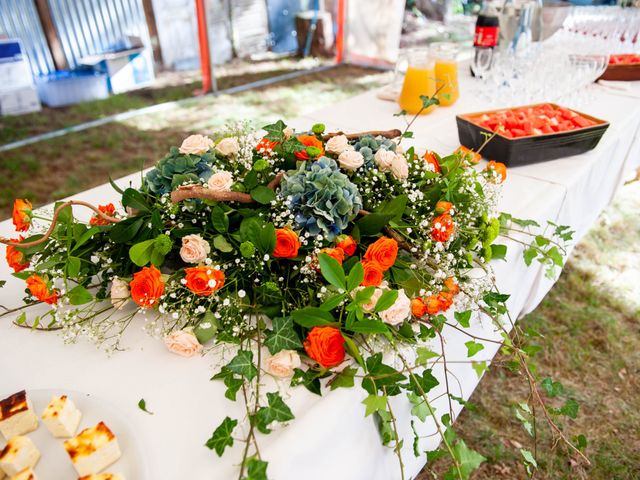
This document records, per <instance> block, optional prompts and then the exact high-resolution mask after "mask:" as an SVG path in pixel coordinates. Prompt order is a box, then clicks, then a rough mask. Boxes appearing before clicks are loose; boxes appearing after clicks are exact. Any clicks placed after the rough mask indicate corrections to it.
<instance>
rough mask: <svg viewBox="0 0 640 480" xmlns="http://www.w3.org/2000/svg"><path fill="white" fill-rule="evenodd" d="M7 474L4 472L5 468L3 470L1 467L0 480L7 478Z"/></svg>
mask: <svg viewBox="0 0 640 480" xmlns="http://www.w3.org/2000/svg"><path fill="white" fill-rule="evenodd" d="M5 476H6V475H5V474H4V470H2V468H0V480H3V479H4V478H5Z"/></svg>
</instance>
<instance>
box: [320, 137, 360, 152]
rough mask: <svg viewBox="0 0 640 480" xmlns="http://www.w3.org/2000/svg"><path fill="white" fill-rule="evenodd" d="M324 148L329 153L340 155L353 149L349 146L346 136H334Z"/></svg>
mask: <svg viewBox="0 0 640 480" xmlns="http://www.w3.org/2000/svg"><path fill="white" fill-rule="evenodd" d="M325 148H326V150H327V152H329V153H335V154H336V155H340V154H341V153H342V152H344V151H345V150H350V149H351V148H353V147H352V146H351V145H349V139H348V138H347V136H346V135H336V136H335V137H331V138H330V139H329V140H328V141H327V143H326V144H325Z"/></svg>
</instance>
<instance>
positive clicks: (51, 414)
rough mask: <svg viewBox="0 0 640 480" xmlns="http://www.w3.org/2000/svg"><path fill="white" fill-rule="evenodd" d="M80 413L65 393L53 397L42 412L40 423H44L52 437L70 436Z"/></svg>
mask: <svg viewBox="0 0 640 480" xmlns="http://www.w3.org/2000/svg"><path fill="white" fill-rule="evenodd" d="M81 416H82V414H81V413H80V410H78V409H77V408H76V406H75V404H74V403H73V401H72V400H71V399H70V398H67V396H66V395H62V396H60V397H53V398H52V399H51V402H49V405H47V408H45V410H44V412H43V413H42V423H44V424H45V425H46V427H47V428H48V429H49V431H50V432H51V434H52V435H53V436H54V437H67V438H68V437H72V436H73V435H74V434H75V433H76V430H77V429H78V425H79V424H80V417H81Z"/></svg>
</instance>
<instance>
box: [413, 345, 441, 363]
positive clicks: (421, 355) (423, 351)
mask: <svg viewBox="0 0 640 480" xmlns="http://www.w3.org/2000/svg"><path fill="white" fill-rule="evenodd" d="M416 354H417V357H416V365H426V364H427V362H428V361H429V360H430V359H432V358H438V357H440V354H439V353H436V352H432V351H431V350H429V349H428V348H427V347H418V348H416Z"/></svg>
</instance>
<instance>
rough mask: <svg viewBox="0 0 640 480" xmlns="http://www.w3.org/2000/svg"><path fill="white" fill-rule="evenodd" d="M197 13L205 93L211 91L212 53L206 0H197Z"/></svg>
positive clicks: (203, 91) (203, 89)
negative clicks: (208, 32)
mask: <svg viewBox="0 0 640 480" xmlns="http://www.w3.org/2000/svg"><path fill="white" fill-rule="evenodd" d="M196 15H197V17H198V43H199V44H200V69H201V70H202V91H201V92H197V93H198V94H203V93H207V92H210V91H211V54H210V52H209V35H208V34H207V18H206V13H205V9H204V0H196Z"/></svg>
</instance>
